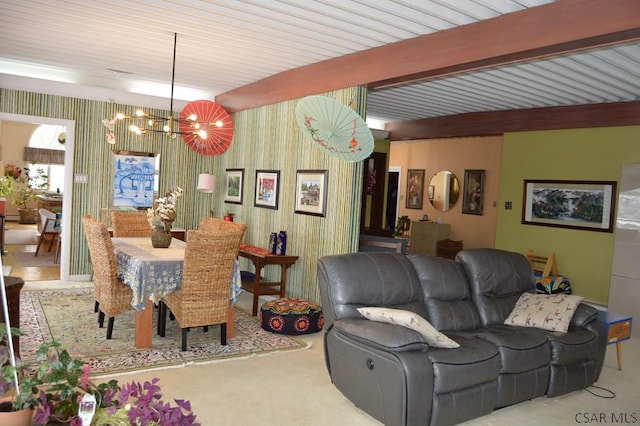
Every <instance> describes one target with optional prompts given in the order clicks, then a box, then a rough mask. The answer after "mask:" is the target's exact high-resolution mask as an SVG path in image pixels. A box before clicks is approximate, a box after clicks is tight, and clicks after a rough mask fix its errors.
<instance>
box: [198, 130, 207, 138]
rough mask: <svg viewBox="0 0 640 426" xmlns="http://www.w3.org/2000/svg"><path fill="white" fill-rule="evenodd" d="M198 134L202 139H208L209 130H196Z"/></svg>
mask: <svg viewBox="0 0 640 426" xmlns="http://www.w3.org/2000/svg"><path fill="white" fill-rule="evenodd" d="M196 136H198V137H199V138H200V139H206V138H207V132H206V131H204V130H199V131H197V132H196Z"/></svg>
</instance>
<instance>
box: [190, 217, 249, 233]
mask: <svg viewBox="0 0 640 426" xmlns="http://www.w3.org/2000/svg"><path fill="white" fill-rule="evenodd" d="M238 225H241V224H239V223H237V222H229V221H228V220H224V219H218V218H217V217H207V216H205V217H203V218H202V219H200V226H199V227H198V230H199V231H208V232H217V231H233V230H237V229H239V228H238ZM242 226H244V225H242Z"/></svg>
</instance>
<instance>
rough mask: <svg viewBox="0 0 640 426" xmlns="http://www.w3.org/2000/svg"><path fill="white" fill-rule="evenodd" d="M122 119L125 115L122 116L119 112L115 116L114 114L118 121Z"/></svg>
mask: <svg viewBox="0 0 640 426" xmlns="http://www.w3.org/2000/svg"><path fill="white" fill-rule="evenodd" d="M124 117H125V115H124V114H123V113H121V112H119V113H117V114H116V118H117V119H118V120H124Z"/></svg>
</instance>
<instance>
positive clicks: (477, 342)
mask: <svg viewBox="0 0 640 426" xmlns="http://www.w3.org/2000/svg"><path fill="white" fill-rule="evenodd" d="M452 335H453V336H455V338H456V341H458V342H459V343H460V347H459V348H457V349H442V348H431V349H429V351H428V352H427V356H428V357H429V359H430V360H431V363H432V364H433V376H434V377H433V380H434V385H433V391H434V393H436V394H444V393H447V392H452V391H456V390H459V389H467V388H470V387H471V386H475V385H479V384H481V383H488V382H491V381H494V380H497V378H498V374H499V373H500V354H499V353H498V349H497V348H496V347H495V346H494V345H492V344H491V343H490V342H487V341H486V340H483V339H479V338H477V337H473V336H469V335H466V334H465V333H457V332H452Z"/></svg>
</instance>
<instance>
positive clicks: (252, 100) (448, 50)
mask: <svg viewBox="0 0 640 426" xmlns="http://www.w3.org/2000/svg"><path fill="white" fill-rule="evenodd" d="M637 39H640V2H639V1H638V0H616V1H611V0H562V1H557V2H554V3H549V4H547V5H543V6H538V7H533V8H530V9H526V10H522V11H519V12H514V13H509V14H506V15H501V16H499V17H496V18H494V19H487V20H483V21H480V22H477V23H474V24H469V25H462V26H459V27H456V28H452V29H449V30H444V31H439V32H436V33H433V34H428V35H424V36H420V37H416V38H413V39H409V40H403V41H400V42H397V43H391V44H387V45H384V46H380V47H376V48H372V49H368V50H365V51H361V52H355V53H352V54H349V55H344V56H341V57H338V58H334V59H329V60H326V61H322V62H318V63H315V64H311V65H307V66H303V67H299V68H296V69H293V70H288V71H284V72H281V73H279V74H276V75H274V76H271V77H268V78H265V79H263V80H260V81H257V82H254V83H251V84H248V85H246V86H243V87H240V88H238V89H234V90H231V91H229V92H226V93H223V94H220V95H218V96H216V99H215V101H216V103H218V104H220V105H221V106H223V107H224V108H225V109H227V111H231V112H232V111H240V110H244V109H248V108H255V107H258V106H262V105H268V104H272V103H276V102H282V101H286V100H290V99H297V98H301V97H304V96H308V95H313V94H318V93H324V92H328V91H331V90H337V89H341V88H345V87H352V86H358V85H368V86H369V87H370V88H380V87H389V86H393V85H398V84H403V83H407V82H411V81H417V80H419V79H425V78H432V77H435V76H443V75H451V74H453V73H461V72H466V71H472V70H476V69H480V68H487V67H492V66H498V65H502V64H507V63H513V62H517V61H524V60H528V59H533V58H539V57H546V56H551V55H558V54H562V53H568V52H573V51H577V50H585V49H590V48H595V47H601V46H604V45H610V44H619V43H623V42H627V41H633V40H637Z"/></svg>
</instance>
